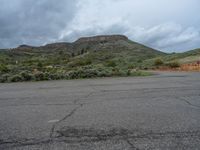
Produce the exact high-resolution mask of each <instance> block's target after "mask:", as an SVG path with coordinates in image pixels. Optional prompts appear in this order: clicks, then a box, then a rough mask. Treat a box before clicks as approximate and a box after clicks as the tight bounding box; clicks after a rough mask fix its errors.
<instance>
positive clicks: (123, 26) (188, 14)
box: [0, 0, 200, 51]
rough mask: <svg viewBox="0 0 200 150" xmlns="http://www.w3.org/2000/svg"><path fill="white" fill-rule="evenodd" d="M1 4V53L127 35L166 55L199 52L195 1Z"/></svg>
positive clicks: (2, 0) (26, 0)
mask: <svg viewBox="0 0 200 150" xmlns="http://www.w3.org/2000/svg"><path fill="white" fill-rule="evenodd" d="M0 4H1V7H0V47H2V48H3V47H16V46H18V45H20V44H30V45H42V44H45V43H50V42H57V41H74V40H76V39H77V38H79V37H81V36H92V35H98V34H125V35H127V36H128V37H129V38H130V39H132V40H134V41H137V42H140V43H144V44H146V45H148V46H151V47H153V48H156V49H160V50H164V51H184V50H188V49H193V48H198V47H200V23H199V22H200V16H198V15H197V14H198V11H199V7H200V1H199V0H162V1H160V0H151V1H149V0H140V1H138V0H59V1H57V0H0ZM155 4H156V5H155ZM186 10H187V11H186Z"/></svg>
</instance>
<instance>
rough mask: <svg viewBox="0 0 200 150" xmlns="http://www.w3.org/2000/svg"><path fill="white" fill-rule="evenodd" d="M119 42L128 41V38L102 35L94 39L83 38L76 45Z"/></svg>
mask: <svg viewBox="0 0 200 150" xmlns="http://www.w3.org/2000/svg"><path fill="white" fill-rule="evenodd" d="M118 40H128V38H127V37H126V36H123V35H101V36H93V37H83V38H80V39H78V40H77V41H76V42H75V43H85V42H105V41H108V42H113V41H118Z"/></svg>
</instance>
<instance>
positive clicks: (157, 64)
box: [154, 58, 164, 66]
mask: <svg viewBox="0 0 200 150" xmlns="http://www.w3.org/2000/svg"><path fill="white" fill-rule="evenodd" d="M163 64H164V62H163V61H162V60H161V59H160V58H158V59H156V60H155V61H154V65H155V66H161V65H163Z"/></svg>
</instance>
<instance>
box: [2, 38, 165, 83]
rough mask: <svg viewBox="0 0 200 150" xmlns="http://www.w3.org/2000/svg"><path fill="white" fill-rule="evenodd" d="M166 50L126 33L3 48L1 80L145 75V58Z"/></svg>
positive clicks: (160, 55) (163, 54)
mask: <svg viewBox="0 0 200 150" xmlns="http://www.w3.org/2000/svg"><path fill="white" fill-rule="evenodd" d="M166 55H167V54H165V53H163V52H160V51H158V50H155V49H152V48H149V47H147V46H144V45H142V44H139V43H136V42H133V41H131V40H129V39H128V38H127V37H126V36H123V35H101V36H94V37H83V38H80V39H78V40H76V41H75V42H72V43H67V42H62V43H51V44H47V45H44V46H38V47H36V46H29V45H20V46H19V47H17V48H14V49H8V50H3V51H0V82H17V81H31V80H36V81H40V80H56V79H77V78H91V77H106V76H135V75H137V76H138V75H146V74H147V73H146V72H145V73H143V72H140V71H134V70H138V69H140V70H141V69H147V67H148V68H152V66H153V65H151V66H150V65H149V64H150V63H147V64H145V61H146V60H149V59H153V58H155V57H164V56H166Z"/></svg>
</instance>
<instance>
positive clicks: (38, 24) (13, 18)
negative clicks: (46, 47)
mask: <svg viewBox="0 0 200 150" xmlns="http://www.w3.org/2000/svg"><path fill="white" fill-rule="evenodd" d="M0 3H1V7H0V47H15V46H17V45H19V44H23V43H25V44H32V45H40V44H43V43H44V42H50V41H53V40H56V39H57V38H58V36H59V32H60V31H61V30H62V29H63V28H65V26H67V23H68V22H70V21H71V20H72V19H73V16H74V15H75V11H76V1H74V0H73V1H71V0H59V1H57V0H0Z"/></svg>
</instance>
